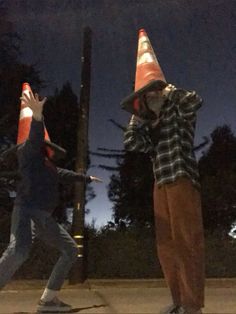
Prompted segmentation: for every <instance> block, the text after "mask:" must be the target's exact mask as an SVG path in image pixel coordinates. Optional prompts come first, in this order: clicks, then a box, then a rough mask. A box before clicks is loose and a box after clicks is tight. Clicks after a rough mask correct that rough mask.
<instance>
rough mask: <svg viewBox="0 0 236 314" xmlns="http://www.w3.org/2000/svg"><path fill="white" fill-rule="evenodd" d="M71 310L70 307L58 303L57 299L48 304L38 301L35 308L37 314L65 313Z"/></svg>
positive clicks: (60, 302)
mask: <svg viewBox="0 0 236 314" xmlns="http://www.w3.org/2000/svg"><path fill="white" fill-rule="evenodd" d="M71 310H72V307H71V306H70V305H69V304H66V303H64V302H62V301H60V300H59V299H58V298H57V297H55V298H54V299H53V300H52V301H49V302H44V301H42V300H40V301H39V303H38V306H37V313H66V312H70V311H71Z"/></svg>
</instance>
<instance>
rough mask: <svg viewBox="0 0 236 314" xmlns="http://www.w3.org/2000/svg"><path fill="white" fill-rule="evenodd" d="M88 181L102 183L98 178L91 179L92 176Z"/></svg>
mask: <svg viewBox="0 0 236 314" xmlns="http://www.w3.org/2000/svg"><path fill="white" fill-rule="evenodd" d="M90 180H91V182H99V183H101V182H103V181H102V180H101V179H100V178H98V177H93V176H90Z"/></svg>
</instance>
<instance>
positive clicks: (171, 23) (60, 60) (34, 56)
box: [3, 0, 236, 225]
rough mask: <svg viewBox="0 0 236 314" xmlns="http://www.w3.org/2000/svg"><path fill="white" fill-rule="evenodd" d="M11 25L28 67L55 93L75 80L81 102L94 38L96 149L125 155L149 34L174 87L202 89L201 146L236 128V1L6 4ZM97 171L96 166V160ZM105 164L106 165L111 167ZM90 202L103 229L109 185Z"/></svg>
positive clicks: (31, 0) (8, 0) (26, 0)
mask: <svg viewBox="0 0 236 314" xmlns="http://www.w3.org/2000/svg"><path fill="white" fill-rule="evenodd" d="M3 2H4V3H5V4H6V7H7V8H8V13H9V19H10V20H11V22H12V23H13V26H14V29H15V30H16V31H17V32H18V33H19V35H20V36H21V38H22V60H23V61H24V62H27V63H37V64H38V69H39V70H40V71H41V77H42V79H44V80H46V82H47V84H48V87H47V88H46V89H45V90H43V91H42V93H43V94H45V95H46V94H48V95H50V94H53V91H54V89H55V88H56V87H58V88H60V87H61V86H62V84H63V83H65V82H66V81H69V82H70V83H71V84H72V87H73V89H74V91H75V92H76V94H77V95H78V96H79V88H80V69H81V65H80V57H81V44H82V34H83V32H82V30H83V27H85V26H90V27H91V28H92V31H93V52H92V89H91V113H90V149H91V150H93V151H94V150H96V148H97V147H107V148H122V139H123V138H122V133H121V132H120V131H119V130H117V129H116V128H115V127H114V126H113V125H112V124H111V123H109V122H108V120H109V119H110V118H113V119H115V120H116V121H118V122H120V123H122V124H126V123H127V121H128V118H129V115H128V114H127V113H125V112H123V111H122V110H121V108H120V105H119V103H120V101H121V99H122V98H123V97H124V96H126V95H127V94H129V92H130V90H131V85H132V81H133V79H134V76H135V63H136V49H137V34H138V30H139V29H140V28H145V29H146V31H147V33H148V36H149V38H150V40H151V43H152V45H153V48H154V50H155V52H156V55H157V58H158V60H159V62H160V64H161V67H162V69H163V72H164V74H165V77H166V79H167V81H169V82H171V83H173V84H175V85H176V86H179V87H183V88H186V89H195V90H196V91H197V92H198V93H199V94H200V95H201V96H202V97H203V99H204V105H203V107H202V109H201V110H200V111H199V115H198V124H197V129H196V144H197V143H199V142H200V141H201V137H202V136H204V135H209V133H210V132H211V131H212V130H213V129H214V128H215V127H216V126H218V125H222V124H224V123H227V124H230V125H231V127H232V129H233V130H234V131H235V129H236V102H235V99H236V58H235V55H236V35H235V34H236V1H234V0H198V1H196V0H195V1H194V0H143V1H141V0H136V1H135V0H115V1H114V0H40V1H39V0H5V1H3ZM92 162H93V163H94V164H96V163H97V160H95V159H94V158H93V159H92ZM104 162H105V161H104ZM90 173H91V174H92V173H93V174H96V175H100V176H102V177H103V178H104V181H105V184H104V185H103V186H100V187H99V188H96V193H97V194H98V196H97V197H96V199H95V200H94V201H92V202H91V203H90V206H89V207H90V208H91V209H92V212H91V214H90V215H89V216H88V217H87V221H91V218H92V217H95V218H96V219H97V223H98V224H99V225H100V224H101V223H106V221H107V220H108V219H110V214H111V211H110V208H111V204H109V203H108V201H107V198H106V185H107V184H108V183H109V178H108V175H109V174H107V173H106V172H103V171H101V170H99V169H95V168H92V169H91V170H90Z"/></svg>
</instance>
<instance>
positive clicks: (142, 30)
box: [139, 28, 146, 36]
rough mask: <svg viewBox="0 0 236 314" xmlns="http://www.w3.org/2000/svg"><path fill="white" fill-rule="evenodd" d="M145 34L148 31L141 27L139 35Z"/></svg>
mask: <svg viewBox="0 0 236 314" xmlns="http://www.w3.org/2000/svg"><path fill="white" fill-rule="evenodd" d="M144 34H146V31H145V29H144V28H141V29H140V30H139V36H141V35H144Z"/></svg>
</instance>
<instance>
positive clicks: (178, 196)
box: [166, 178, 205, 309]
mask: <svg viewBox="0 0 236 314" xmlns="http://www.w3.org/2000/svg"><path fill="white" fill-rule="evenodd" d="M166 187H167V199H168V207H169V210H170V217H171V229H172V235H173V238H174V242H175V248H176V251H175V254H176V258H177V263H178V266H179V267H178V268H179V271H180V272H179V279H180V291H181V304H182V305H184V306H186V307H190V308H196V309H199V308H201V307H203V306H204V277H205V276H204V234H203V223H202V211H201V199H200V193H199V192H198V190H197V189H196V188H194V186H193V185H192V183H191V181H190V180H189V179H187V178H180V179H178V180H176V182H175V183H173V184H168V185H166Z"/></svg>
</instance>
